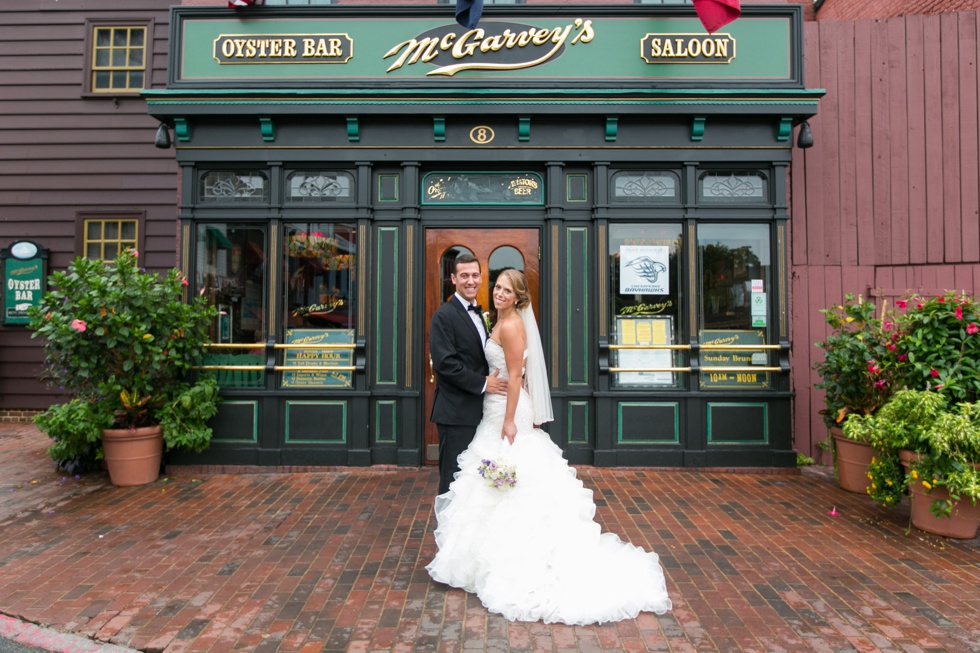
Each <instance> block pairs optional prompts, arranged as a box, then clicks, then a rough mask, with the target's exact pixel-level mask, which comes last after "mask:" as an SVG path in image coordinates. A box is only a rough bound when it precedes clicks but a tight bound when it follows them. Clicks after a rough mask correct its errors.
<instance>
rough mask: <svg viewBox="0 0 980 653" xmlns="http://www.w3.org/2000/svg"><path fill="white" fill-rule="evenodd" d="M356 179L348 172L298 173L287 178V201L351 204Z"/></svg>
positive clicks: (293, 173)
mask: <svg viewBox="0 0 980 653" xmlns="http://www.w3.org/2000/svg"><path fill="white" fill-rule="evenodd" d="M353 197H354V177H353V176H352V175H351V174H349V173H346V172H326V171H302V170H301V171H297V172H292V173H290V174H289V176H288V177H287V178H286V201H289V202H350V201H352V200H353Z"/></svg>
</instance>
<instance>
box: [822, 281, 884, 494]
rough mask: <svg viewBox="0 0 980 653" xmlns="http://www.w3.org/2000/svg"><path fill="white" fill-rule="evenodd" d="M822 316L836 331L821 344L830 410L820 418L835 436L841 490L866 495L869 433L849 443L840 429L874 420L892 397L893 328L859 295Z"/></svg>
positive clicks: (857, 432) (832, 438)
mask: <svg viewBox="0 0 980 653" xmlns="http://www.w3.org/2000/svg"><path fill="white" fill-rule="evenodd" d="M820 312H821V313H823V315H824V319H825V321H826V322H827V324H828V325H829V326H830V328H831V332H830V335H828V336H827V338H826V339H824V340H823V341H821V342H817V343H815V346H816V347H819V348H820V349H823V351H824V358H823V360H820V361H817V362H816V363H815V364H814V366H813V367H814V369H815V370H816V372H817V374H819V375H820V379H821V380H820V382H819V383H817V384H816V385H815V387H816V388H818V389H822V390H823V391H824V405H825V408H824V409H823V410H821V411H820V413H821V415H822V416H823V420H824V423H825V424H826V425H827V428H828V429H829V432H830V436H829V437H828V441H829V445H830V447H831V448H832V451H833V452H834V468H835V470H836V472H837V479H838V482H839V484H840V486H841V488H843V489H845V490H848V491H850V492H861V493H864V492H865V491H866V490H867V486H868V483H867V478H866V473H867V467H868V464H869V463H870V462H871V458H872V452H871V447H870V444H869V443H868V441H867V440H864V439H862V437H861V436H862V435H863V433H864V432H863V431H861V430H859V429H858V430H854V431H852V433H854V436H852V437H847V436H845V434H844V431H842V429H841V428H840V425H841V424H842V423H843V422H844V421H845V419H847V418H848V416H849V415H872V414H874V413H875V411H877V410H878V408H880V407H881V405H882V404H884V402H885V401H887V399H888V397H889V396H890V395H891V393H892V390H893V388H894V384H893V382H892V380H891V373H892V366H891V361H892V357H891V356H890V351H891V349H890V348H891V347H894V345H892V344H891V343H890V340H889V331H888V329H889V328H891V323H890V322H889V323H886V322H885V321H884V320H883V319H881V318H879V317H877V316H876V312H877V307H876V306H875V304H874V303H872V302H865V301H863V300H862V298H861V297H855V296H854V295H853V294H847V295H846V296H845V301H844V303H843V304H838V305H836V306H833V307H831V308H827V309H823V310H821V311H820Z"/></svg>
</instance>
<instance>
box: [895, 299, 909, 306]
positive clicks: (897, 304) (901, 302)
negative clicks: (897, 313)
mask: <svg viewBox="0 0 980 653" xmlns="http://www.w3.org/2000/svg"><path fill="white" fill-rule="evenodd" d="M908 305H909V303H908V302H907V301H905V300H904V299H899V300H897V301H896V302H895V306H898V307H899V308H905V307H906V306H908Z"/></svg>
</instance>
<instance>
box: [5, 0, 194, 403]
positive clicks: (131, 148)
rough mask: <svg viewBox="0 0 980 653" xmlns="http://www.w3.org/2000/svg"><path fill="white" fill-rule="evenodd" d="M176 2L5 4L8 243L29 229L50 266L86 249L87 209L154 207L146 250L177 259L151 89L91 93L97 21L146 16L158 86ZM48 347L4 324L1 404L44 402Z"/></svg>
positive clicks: (155, 262) (146, 227)
mask: <svg viewBox="0 0 980 653" xmlns="http://www.w3.org/2000/svg"><path fill="white" fill-rule="evenodd" d="M170 4H171V3H170V2H169V1H162V0H139V1H133V0H97V1H95V2H86V3H61V4H60V5H55V4H53V3H49V2H44V3H39V2H37V1H36V0H4V2H3V3H0V87H2V88H3V89H4V92H3V93H2V94H0V246H3V247H7V246H8V245H9V244H10V243H11V242H13V241H15V240H18V239H21V238H28V239H30V240H34V241H35V242H37V243H38V244H40V245H41V246H42V247H45V248H48V249H49V250H50V257H51V258H50V259H49V262H48V268H49V270H51V269H63V268H64V267H65V266H67V265H68V263H69V262H70V261H71V260H72V259H73V258H74V257H75V256H77V255H78V254H79V253H80V250H79V247H80V246H81V242H80V239H79V233H80V232H79V227H78V216H79V213H89V214H91V213H96V212H99V211H107V212H113V213H115V212H119V211H128V212H133V213H134V214H139V215H144V216H145V221H144V222H143V223H142V225H141V227H140V229H141V233H140V250H141V251H140V253H141V256H142V258H143V260H144V262H145V263H146V265H147V266H148V267H150V268H157V269H162V268H167V267H171V266H173V265H174V264H175V261H176V233H177V231H176V220H175V216H176V213H177V209H176V204H177V166H176V164H175V162H174V156H173V151H172V150H159V149H157V148H155V147H154V146H153V137H154V134H155V130H156V127H157V123H156V121H155V120H154V119H152V118H151V117H150V116H149V115H147V111H146V103H145V102H144V101H143V100H142V99H141V98H139V97H132V96H116V97H113V96H112V95H106V96H99V97H92V96H87V95H84V93H83V89H84V82H85V80H84V79H83V77H84V73H83V70H84V69H85V60H86V58H87V57H88V56H90V55H89V53H88V52H87V50H86V48H87V46H86V20H87V19H88V20H113V21H117V20H118V21H120V22H121V23H126V22H128V21H133V22H137V23H140V22H144V21H147V20H152V32H151V33H150V34H149V36H150V39H149V45H150V47H149V50H150V51H152V57H151V59H150V60H149V62H148V63H150V64H152V69H151V70H149V71H148V73H149V74H148V83H147V86H152V87H155V88H162V87H164V86H165V85H166V65H167V38H168V35H169V34H168V31H169V6H170ZM42 358H43V356H42V352H41V349H40V348H39V347H38V346H37V344H36V341H32V340H31V339H30V333H29V332H28V331H27V330H26V329H25V328H23V327H16V326H11V327H3V326H0V411H2V410H13V409H37V408H44V407H46V406H47V405H48V403H50V400H51V399H52V398H53V397H52V396H51V394H50V391H49V390H46V388H45V386H44V385H43V384H42V383H41V382H40V381H38V380H37V377H38V373H39V371H40V365H39V363H40V361H41V360H42Z"/></svg>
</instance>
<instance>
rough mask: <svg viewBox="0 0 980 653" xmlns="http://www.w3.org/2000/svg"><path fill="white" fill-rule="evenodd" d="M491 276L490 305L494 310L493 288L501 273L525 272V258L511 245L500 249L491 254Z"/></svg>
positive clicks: (489, 265) (488, 265)
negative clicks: (507, 271) (511, 270)
mask: <svg viewBox="0 0 980 653" xmlns="http://www.w3.org/2000/svg"><path fill="white" fill-rule="evenodd" d="M487 267H488V268H490V269H489V274H490V283H489V285H488V286H487V287H488V288H489V289H490V301H489V302H488V303H489V304H490V307H491V310H492V309H493V287H494V285H495V284H496V283H497V277H499V276H500V273H501V272H503V271H504V270H507V269H511V268H512V269H514V270H520V271H521V272H523V271H524V257H523V256H521V253H520V252H519V251H517V250H516V249H514V248H513V247H511V246H510V245H505V246H503V247H498V248H497V249H495V250H493V253H492V254H490V262H489V263H488V264H487Z"/></svg>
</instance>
